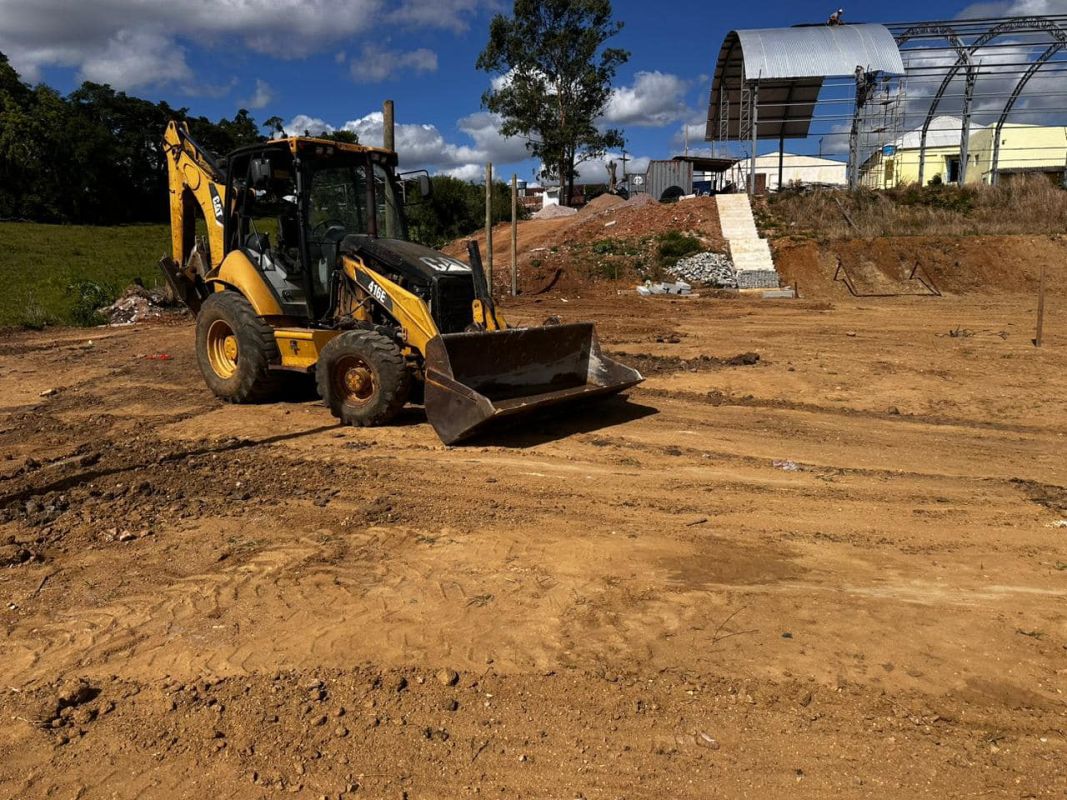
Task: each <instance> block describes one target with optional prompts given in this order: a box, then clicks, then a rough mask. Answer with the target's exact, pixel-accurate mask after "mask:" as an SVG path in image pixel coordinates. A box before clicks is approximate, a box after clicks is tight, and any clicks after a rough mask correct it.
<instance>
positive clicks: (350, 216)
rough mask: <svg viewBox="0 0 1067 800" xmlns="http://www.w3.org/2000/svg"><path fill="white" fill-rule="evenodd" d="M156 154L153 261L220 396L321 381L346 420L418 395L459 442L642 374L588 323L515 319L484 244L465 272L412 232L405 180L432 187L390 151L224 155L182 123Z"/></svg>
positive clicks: (260, 393) (289, 145) (268, 148)
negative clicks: (489, 277)
mask: <svg viewBox="0 0 1067 800" xmlns="http://www.w3.org/2000/svg"><path fill="white" fill-rule="evenodd" d="M163 146H164V150H165V152H166V159H167V164H168V167H169V185H170V208H171V236H172V249H173V252H172V255H171V256H170V257H166V258H164V259H163V260H162V261H161V262H160V266H161V268H162V269H163V272H164V274H165V276H166V277H167V280H168V282H169V283H170V285H171V288H172V289H173V291H174V292H175V293H176V294H177V296H178V297H179V298H180V299H181V300H183V301H184V302H185V303H186V304H187V305H188V306H189V307H190V309H192V311H193V312H194V313H195V314H196V355H197V361H198V363H199V366H200V370H201V372H202V373H203V375H204V379H205V381H206V382H207V384H208V386H209V387H210V388H211V390H212V391H213V392H214V393H215V394H216V395H217V396H218V397H219V398H221V399H223V400H226V401H229V402H234V403H244V402H253V401H260V400H266V399H269V398H271V397H272V396H273V395H274V394H275V393H276V392H277V391H278V390H279V385H280V381H281V380H282V379H283V378H284V375H285V373H286V372H299V373H305V374H314V376H315V379H316V385H317V388H318V391H319V394H320V395H321V396H322V398H323V400H324V401H325V403H326V405H327V406H328V407H329V408H330V410H331V411H332V412H333V414H334V415H335V416H337V417H338V418H340V419H341V420H342V421H343V422H345V423H347V424H351V425H380V424H385V423H387V422H389V420H390V419H392V418H393V417H394V416H395V415H396V414H397V413H398V412H399V411H400V409H401V408H402V407H403V406H404V404H405V403H406V402H408V400H409V399H412V398H413V397H414V398H417V397H418V395H420V394H421V395H422V399H423V403H424V405H425V409H426V417H427V419H428V420H429V422H430V424H431V425H433V427H434V429H435V430H436V431H437V433H438V435H439V436H440V437H441V439H442V441H444V442H445V443H446V444H452V443H454V442H457V441H460V440H461V439H465V438H467V437H470V436H473V435H475V434H478V433H481V432H483V431H484V430H486V429H487V428H488V427H489V426H490V425H492V424H494V423H496V422H500V421H506V420H509V419H514V418H516V417H518V416H519V415H523V414H527V413H531V412H534V411H538V410H541V409H544V408H546V407H549V406H554V405H556V404H561V403H570V402H574V401H580V400H586V399H591V398H594V397H601V396H606V395H610V394H613V393H616V392H619V391H622V390H623V389H626V388H628V387H630V386H633V385H635V384H637V383H638V382H640V381H641V380H642V378H641V375H640V374H639V373H638V372H637V371H636V370H633V369H630V368H629V367H625V366H623V365H621V364H618V363H616V362H614V361H612V360H611V359H610V358H607V357H606V356H605V355H604V354H603V353H602V352H601V351H600V347H599V345H598V343H597V339H596V333H595V331H594V329H593V326H592V324H589V323H582V324H574V325H556V326H546V327H536V328H512V327H509V326H508V325H507V323H506V322H505V321H504V319H503V317H502V316H501V315H500V314H499V313H497V311H496V308H495V306H494V304H493V301H492V298H491V296H490V292H489V289H488V286H487V285H486V280H485V274H484V271H483V269H482V264H481V259H480V256H479V253H478V250H477V247H475V246H474V243H473V242H472V243H471V247H470V251H469V253H470V259H469V260H470V263H469V264H466V263H463V262H462V261H460V260H458V259H454V258H450V257H448V256H446V255H444V254H442V253H440V252H437V251H435V250H431V249H430V248H427V247H423V246H422V245H419V244H416V243H414V242H411V241H408V240H407V235H406V223H405V217H404V195H405V192H404V190H405V189H409V190H411V191H410V193H411V194H412V195H413V196H414V195H416V194H418V195H421V196H422V197H425V196H426V195H428V193H429V188H430V182H429V179H428V177H427V176H426V175H425V173H422V174H419V175H418V177H417V178H413V179H411V180H408V181H405V180H403V177H404V176H398V175H397V173H396V164H397V157H396V153H395V152H392V151H390V150H385V149H380V148H373V147H364V146H361V145H355V144H347V143H341V142H336V141H331V140H324V139H316V138H312V137H290V138H282V139H272V140H270V141H265V142H262V143H259V144H255V145H250V146H247V147H243V148H241V149H239V150H236V151H235V152H233V153H231V154H230V155H229V156H228V157H226V158H225V159H224V160H217V159H216V158H215V157H214V156H212V154H210V153H208V152H207V151H206V150H205V149H204V148H203V147H201V146H200V145H198V144H197V143H196V141H194V139H193V138H192V137H191V136H190V135H189V131H188V129H187V127H186V126H185V125H184V124H178V123H175V122H171V123H170V125H168V127H167V130H166V133H165V135H164V144H163ZM416 190H417V191H416ZM198 209H199V210H200V212H201V213H202V215H203V217H204V221H205V224H206V226H207V236H206V237H198V236H197V235H196V219H197V210H198Z"/></svg>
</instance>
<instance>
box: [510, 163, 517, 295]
mask: <svg viewBox="0 0 1067 800" xmlns="http://www.w3.org/2000/svg"><path fill="white" fill-rule="evenodd" d="M518 293H519V176H518V175H515V174H514V173H512V175H511V296H512V297H514V296H515V295H517V294H518Z"/></svg>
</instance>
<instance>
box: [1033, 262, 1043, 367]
mask: <svg viewBox="0 0 1067 800" xmlns="http://www.w3.org/2000/svg"><path fill="white" fill-rule="evenodd" d="M1044 328H1045V262H1044V261H1042V262H1041V277H1040V278H1039V279H1038V284H1037V334H1036V336H1035V337H1034V346H1036V347H1040V346H1041V339H1042V336H1043V334H1044Z"/></svg>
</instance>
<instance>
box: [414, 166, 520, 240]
mask: <svg viewBox="0 0 1067 800" xmlns="http://www.w3.org/2000/svg"><path fill="white" fill-rule="evenodd" d="M430 183H431V184H432V186H433V189H432V192H431V194H430V196H429V197H428V198H427V199H426V200H424V201H421V202H415V203H412V204H411V205H409V206H408V207H407V217H408V224H409V227H410V228H411V231H410V233H411V237H412V238H413V239H415V240H416V241H419V242H422V243H423V244H425V245H428V246H430V247H442V246H444V245H446V244H448V243H449V242H451V241H453V240H455V239H458V238H460V237H461V236H469V235H470V234H472V233H474V232H475V231H477V230H480V229H481V228H484V227H485V186H484V185H482V184H475V183H466V182H465V181H461V180H459V179H458V178H453V177H450V176H448V175H434V176H433V177H432V178H430ZM526 216H527V212H526V209H524V208H523V207H522V206H521V205H520V206H519V219H525V217H526ZM510 219H511V187H510V186H508V185H507V184H504V183H499V182H497V183H494V184H493V222H494V223H496V222H504V221H506V220H510Z"/></svg>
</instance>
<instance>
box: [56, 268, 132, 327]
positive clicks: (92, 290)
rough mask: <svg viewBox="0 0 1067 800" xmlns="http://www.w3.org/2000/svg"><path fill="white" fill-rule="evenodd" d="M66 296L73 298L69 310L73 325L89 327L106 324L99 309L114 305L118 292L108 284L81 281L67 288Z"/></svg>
mask: <svg viewBox="0 0 1067 800" xmlns="http://www.w3.org/2000/svg"><path fill="white" fill-rule="evenodd" d="M67 294H69V295H71V296H73V297H74V302H73V304H72V305H71V308H70V318H71V320H72V321H73V322H74V324H75V325H84V326H86V327H89V326H92V325H103V324H104V323H105V322H107V320H106V319H104V317H103V316H101V315H100V309H101V308H104V307H105V306H109V305H111V304H112V303H114V302H115V300H116V299H118V296H119V291H118V289H117V288H115V287H114V286H113V285H111V284H109V283H97V282H96V281H90V280H85V279H82V280H78V281H75V282H74V283H72V284H71V285H70V286H68V287H67Z"/></svg>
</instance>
